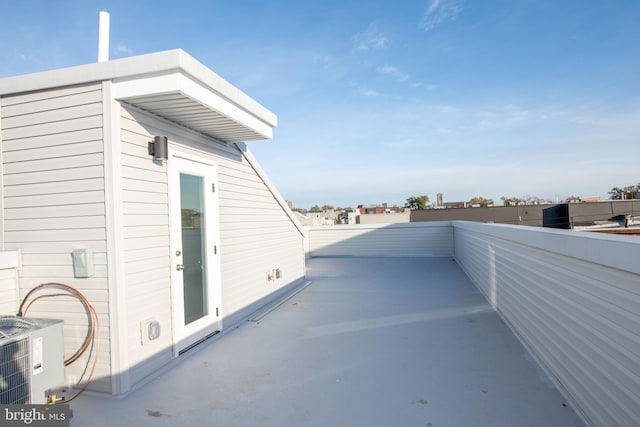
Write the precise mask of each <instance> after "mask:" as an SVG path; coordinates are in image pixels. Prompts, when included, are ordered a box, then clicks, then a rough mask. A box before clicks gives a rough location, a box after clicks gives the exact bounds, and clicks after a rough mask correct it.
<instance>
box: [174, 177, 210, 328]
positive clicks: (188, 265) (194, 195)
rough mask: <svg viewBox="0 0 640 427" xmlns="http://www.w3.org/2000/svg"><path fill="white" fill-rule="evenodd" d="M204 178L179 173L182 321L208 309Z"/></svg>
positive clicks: (194, 317) (186, 322)
mask: <svg viewBox="0 0 640 427" xmlns="http://www.w3.org/2000/svg"><path fill="white" fill-rule="evenodd" d="M203 190H204V178H203V177H201V176H195V175H188V174H185V173H181V174H180V212H181V217H182V218H181V234H182V265H183V268H184V269H183V271H182V273H183V304H184V324H185V325H188V324H189V323H191V322H194V321H196V320H198V319H200V318H202V317H204V316H206V315H207V314H208V313H209V307H207V300H208V295H207V270H206V265H207V263H206V259H207V256H206V253H205V251H206V245H205V242H206V230H205V224H206V221H205V215H206V214H207V213H206V211H205V204H204V194H203Z"/></svg>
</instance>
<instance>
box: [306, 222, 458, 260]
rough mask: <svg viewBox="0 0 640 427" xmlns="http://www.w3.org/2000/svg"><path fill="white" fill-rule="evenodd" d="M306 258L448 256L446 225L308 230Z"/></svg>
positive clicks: (449, 235)
mask: <svg viewBox="0 0 640 427" xmlns="http://www.w3.org/2000/svg"><path fill="white" fill-rule="evenodd" d="M307 230H308V236H309V256H312V257H314V256H365V255H366V256H375V255H378V256H390V255H405V256H413V255H420V256H450V255H451V254H452V253H453V228H452V227H451V224H450V223H449V222H431V223H406V224H405V223H400V224H357V225H351V224H349V225H335V226H334V225H327V226H317V227H307Z"/></svg>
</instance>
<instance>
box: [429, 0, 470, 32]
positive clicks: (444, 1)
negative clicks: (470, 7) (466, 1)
mask: <svg viewBox="0 0 640 427" xmlns="http://www.w3.org/2000/svg"><path fill="white" fill-rule="evenodd" d="M463 9H464V7H463V6H462V3H461V2H460V1H458V0H430V2H429V4H428V6H427V7H426V9H425V11H424V14H423V15H422V19H421V20H420V28H422V29H423V30H425V31H431V30H433V29H435V28H437V27H439V26H440V25H442V24H444V23H446V22H450V21H454V20H455V19H456V17H457V16H458V15H459V14H460V12H462V10H463Z"/></svg>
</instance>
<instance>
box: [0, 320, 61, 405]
mask: <svg viewBox="0 0 640 427" xmlns="http://www.w3.org/2000/svg"><path fill="white" fill-rule="evenodd" d="M62 323H63V322H62V320H50V319H35V318H26V317H18V316H0V404H2V405H20V404H44V403H47V395H48V391H49V390H50V389H51V388H53V387H57V386H60V385H62V384H63V383H64V342H63V332H62Z"/></svg>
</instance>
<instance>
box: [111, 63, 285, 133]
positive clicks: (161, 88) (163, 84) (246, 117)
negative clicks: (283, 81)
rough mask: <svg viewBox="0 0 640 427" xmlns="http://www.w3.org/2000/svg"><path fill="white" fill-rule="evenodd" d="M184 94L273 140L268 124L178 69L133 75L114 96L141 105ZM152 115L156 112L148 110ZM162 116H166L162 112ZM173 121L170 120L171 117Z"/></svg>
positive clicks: (120, 83)
mask: <svg viewBox="0 0 640 427" xmlns="http://www.w3.org/2000/svg"><path fill="white" fill-rule="evenodd" d="M162 94H167V95H170V94H180V95H182V96H184V97H185V99H188V100H192V101H194V102H196V103H197V104H199V105H202V106H204V107H206V108H207V109H208V110H213V111H216V112H218V113H220V114H222V115H223V116H225V117H227V118H229V119H230V123H232V124H235V125H236V126H239V127H249V128H250V129H252V130H253V131H254V132H256V133H258V134H260V135H261V136H262V137H263V138H265V139H270V138H272V135H273V134H272V127H271V125H269V124H267V123H266V122H264V121H262V120H260V119H258V118H257V117H256V116H255V115H253V114H250V113H248V112H247V110H245V109H243V108H240V107H238V106H237V105H236V104H234V103H232V102H230V101H229V100H228V99H226V98H223V97H221V96H219V95H218V94H217V93H215V92H213V91H211V90H209V89H207V88H206V87H204V86H202V85H201V84H200V83H198V82H196V81H194V80H193V79H192V78H190V77H188V76H186V75H184V74H183V73H181V72H180V71H177V70H174V71H173V72H170V73H166V74H156V75H150V76H145V77H139V76H133V77H129V78H125V79H119V80H115V81H114V85H113V97H114V98H115V99H117V100H119V101H124V102H127V103H130V104H132V105H135V106H138V105H137V104H138V102H139V101H142V100H144V99H145V97H149V96H152V95H156V96H157V95H162ZM140 108H142V109H146V110H147V111H150V112H151V113H154V114H155V112H154V110H153V109H148V108H144V107H143V106H140ZM158 115H159V116H163V115H162V114H160V113H158ZM168 118H170V117H168Z"/></svg>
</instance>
